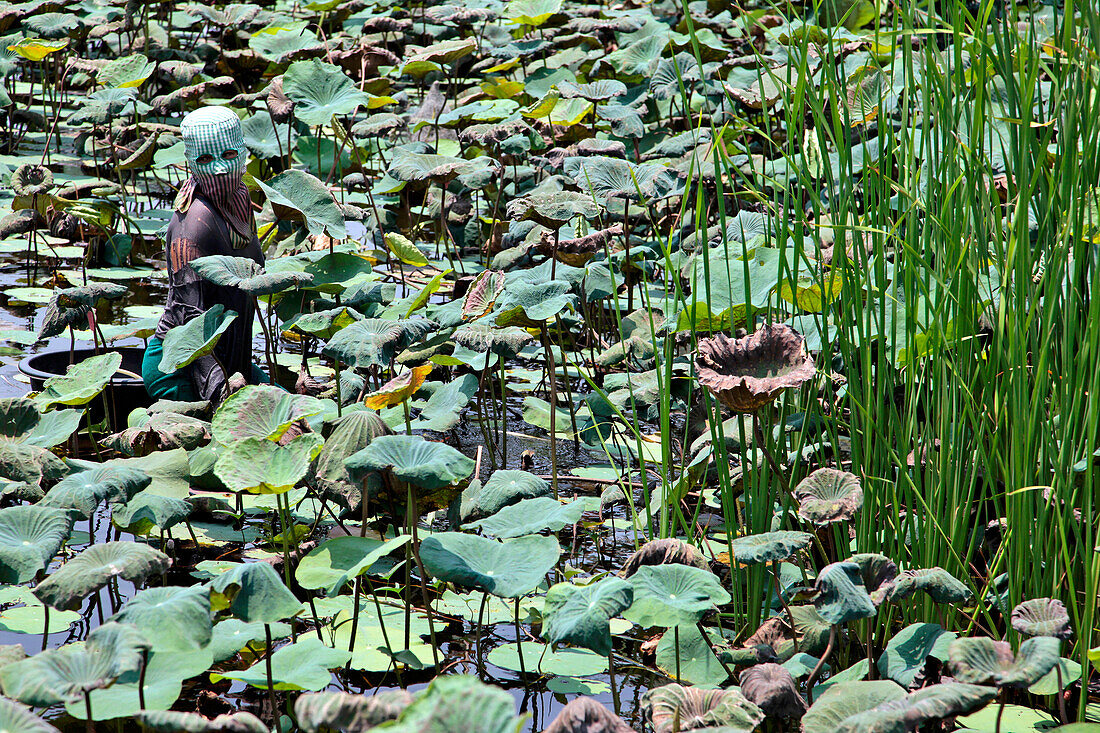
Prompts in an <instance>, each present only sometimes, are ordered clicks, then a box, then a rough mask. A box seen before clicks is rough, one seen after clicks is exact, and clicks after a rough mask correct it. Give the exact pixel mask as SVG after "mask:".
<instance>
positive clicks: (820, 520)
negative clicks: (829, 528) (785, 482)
mask: <svg viewBox="0 0 1100 733" xmlns="http://www.w3.org/2000/svg"><path fill="white" fill-rule="evenodd" d="M794 497H795V499H797V500H798V502H799V506H798V516H800V517H802V518H803V519H805V520H807V521H810V522H813V523H814V524H819V525H821V524H830V523H832V522H843V521H847V520H849V519H851V518H852V516H853V515H854V514H855V513H856V512H857V511H859V508H860V507H861V506H863V489H862V487H861V486H860V483H859V477H858V476H856V475H855V474H853V473H848V472H847V471H838V470H836V469H835V468H819V469H817V470H816V471H814V472H813V473H811V474H810V475H809V476H807V477H806V478H804V479H802V481H800V482H799V484H798V486H796V487H795V488H794Z"/></svg>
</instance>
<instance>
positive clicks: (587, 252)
mask: <svg viewBox="0 0 1100 733" xmlns="http://www.w3.org/2000/svg"><path fill="white" fill-rule="evenodd" d="M622 235H623V225H622V224H612V225H611V226H609V227H608V228H606V229H599V230H597V231H594V232H592V233H591V234H586V235H585V236H583V237H576V238H574V239H563V240H561V241H560V242H558V246H557V248H554V247H553V246H544V245H543V243H542V241H541V240H540V241H539V243H538V250H539V252H541V253H542V254H544V255H549V254H551V253H553V254H554V255H555V256H557V258H558V259H559V260H560V261H562V262H564V263H565V264H567V265H572V266H574V267H583V266H584V264H585V263H586V262H588V261H589V260H590V259H592V258H593V257H595V255H596V253H597V252H603V249H604V247H607V246H611V245H612V244H614V245H615V246H611V249H612V250H615V249H621V246H619V244H620V243H619V242H618V241H617V239H618V237H621V236H622Z"/></svg>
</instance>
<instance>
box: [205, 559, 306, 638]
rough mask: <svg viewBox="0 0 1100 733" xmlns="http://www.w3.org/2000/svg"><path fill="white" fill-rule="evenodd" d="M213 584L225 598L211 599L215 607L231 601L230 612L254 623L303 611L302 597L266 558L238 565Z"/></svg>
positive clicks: (287, 616) (277, 619)
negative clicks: (288, 584) (295, 595)
mask: <svg viewBox="0 0 1100 733" xmlns="http://www.w3.org/2000/svg"><path fill="white" fill-rule="evenodd" d="M210 587H211V588H212V589H213V591H214V592H215V593H217V594H219V595H220V596H222V597H223V599H224V600H217V601H216V600H215V599H212V600H211V603H212V605H213V606H214V608H215V609H219V608H225V607H226V606H227V605H228V607H229V611H230V613H232V614H233V615H234V616H236V617H237V618H239V619H241V620H242V621H245V622H247V623H250V624H251V623H264V624H274V623H276V622H277V621H282V620H283V619H287V618H290V617H291V616H295V615H297V614H298V613H301V611H302V603H301V601H299V600H298V599H297V598H295V597H294V594H293V593H291V592H290V590H289V589H288V588H287V587H286V586H285V585H284V584H283V581H282V579H281V578H280V577H279V574H278V573H277V572H275V568H273V567H271V565H269V564H268V563H266V562H249V563H240V564H238V565H234V566H233V567H232V568H231V569H229V570H227V571H225V572H224V573H222V574H221V575H219V576H217V577H216V578H214V579H213V580H212V581H210Z"/></svg>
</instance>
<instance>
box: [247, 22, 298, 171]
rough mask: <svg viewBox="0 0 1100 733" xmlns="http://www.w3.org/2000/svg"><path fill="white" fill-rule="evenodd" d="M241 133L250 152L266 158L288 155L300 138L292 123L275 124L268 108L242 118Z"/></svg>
mask: <svg viewBox="0 0 1100 733" xmlns="http://www.w3.org/2000/svg"><path fill="white" fill-rule="evenodd" d="M253 38H255V36H253ZM241 133H242V134H243V135H244V144H245V145H246V146H247V147H248V150H249V152H250V153H252V154H253V155H255V156H256V157H257V158H264V159H267V158H277V157H280V156H283V155H286V147H287V145H288V144H289V145H290V148H291V150H293V149H294V143H295V141H297V139H298V131H297V130H295V129H294V127H293V126H292V125H289V124H287V123H281V124H278V125H277V124H275V122H273V121H272V119H271V115H270V114H269V113H268V112H267V110H263V111H261V112H256V113H255V114H253V115H252V116H251V117H247V118H245V119H244V120H242V121H241Z"/></svg>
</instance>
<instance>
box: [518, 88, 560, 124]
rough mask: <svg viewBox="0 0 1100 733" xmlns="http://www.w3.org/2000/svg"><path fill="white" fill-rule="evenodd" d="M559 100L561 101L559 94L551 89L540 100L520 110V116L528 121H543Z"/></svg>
mask: <svg viewBox="0 0 1100 733" xmlns="http://www.w3.org/2000/svg"><path fill="white" fill-rule="evenodd" d="M559 99H561V92H559V91H558V90H557V89H551V90H550V91H548V92H547V93H546V96H544V97H543V98H542V99H540V100H539V101H537V102H535V103H534V104H531V105H529V106H527V107H524V108H523V109H521V110H520V114H522V115H523V116H524V117H527V118H528V119H536V120H537V119H545V118H546V115H548V114H550V113H551V112H552V111H553V110H554V107H555V106H556V105H557V103H558V100H559Z"/></svg>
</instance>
